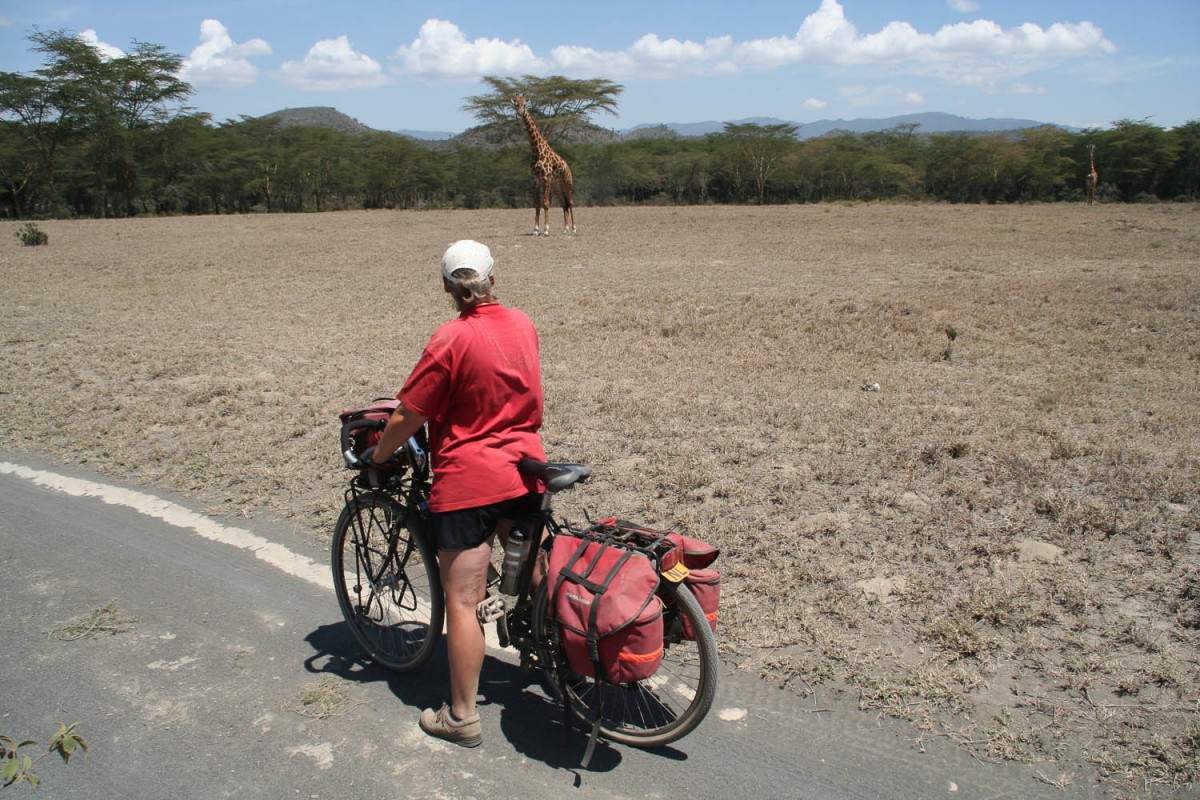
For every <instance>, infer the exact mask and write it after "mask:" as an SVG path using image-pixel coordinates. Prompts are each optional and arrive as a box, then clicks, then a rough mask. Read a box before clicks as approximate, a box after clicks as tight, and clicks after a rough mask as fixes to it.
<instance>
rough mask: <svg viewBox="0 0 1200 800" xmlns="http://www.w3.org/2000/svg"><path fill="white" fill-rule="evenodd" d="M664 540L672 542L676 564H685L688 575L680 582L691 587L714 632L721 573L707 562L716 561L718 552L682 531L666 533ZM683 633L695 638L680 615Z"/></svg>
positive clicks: (685, 620)
mask: <svg viewBox="0 0 1200 800" xmlns="http://www.w3.org/2000/svg"><path fill="white" fill-rule="evenodd" d="M667 539H669V540H670V541H671V542H673V543H674V544H675V552H676V553H677V554H678V558H679V563H680V564H682V565H683V566H684V567H687V570H688V572H687V576H686V577H685V578H684V579H683V583H684V585H685V586H687V587H688V588H689V589H691V590H692V594H693V595H695V597H696V601H697V602H698V603H700V608H701V610H702V611H704V617H705V619H707V620H708V625H709V627H710V628H712V629H713V632H714V633H715V632H716V630H717V609H718V606H719V605H720V603H721V573H720V572H718V571H717V570H715V569H713V568H712V567H710V566H709V565H710V564H712V563H713V562H714V561H716V560H717V556H719V555H720V554H721V551H720V550H719V549H717V548H716V547H714V546H712V545H711V544H709V543H708V542H705V541H701V540H700V539H695V538H693V537H691V536H684V535H683V534H682V533H668V534H667ZM683 636H684V638H685V639H695V638H696V633H695V631H693V630H692V625H691V622H690V621H689V620H688V618H687V617H684V618H683Z"/></svg>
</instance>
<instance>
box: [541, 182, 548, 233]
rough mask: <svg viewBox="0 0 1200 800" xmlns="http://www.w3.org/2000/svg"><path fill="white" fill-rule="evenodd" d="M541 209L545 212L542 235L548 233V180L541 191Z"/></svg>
mask: <svg viewBox="0 0 1200 800" xmlns="http://www.w3.org/2000/svg"><path fill="white" fill-rule="evenodd" d="M542 210H543V211H545V212H546V219H545V224H546V227H545V230H543V231H542V235H543V236H549V235H550V182H549V181H547V182H546V188H545V190H544V191H543V192H542Z"/></svg>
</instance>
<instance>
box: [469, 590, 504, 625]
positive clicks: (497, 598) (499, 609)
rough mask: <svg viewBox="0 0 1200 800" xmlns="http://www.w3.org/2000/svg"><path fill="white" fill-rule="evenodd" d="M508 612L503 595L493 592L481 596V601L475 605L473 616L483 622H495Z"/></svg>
mask: <svg viewBox="0 0 1200 800" xmlns="http://www.w3.org/2000/svg"><path fill="white" fill-rule="evenodd" d="M506 613H508V607H507V605H506V604H505V602H504V597H503V595H498V594H493V595H489V596H488V597H485V598H483V602H481V603H480V604H479V605H477V606H475V616H476V617H478V618H479V621H480V622H481V623H483V624H485V625H486V624H487V623H489V622H495V621H496V620H498V619H500V618H501V617H503V616H504V615H505V614H506Z"/></svg>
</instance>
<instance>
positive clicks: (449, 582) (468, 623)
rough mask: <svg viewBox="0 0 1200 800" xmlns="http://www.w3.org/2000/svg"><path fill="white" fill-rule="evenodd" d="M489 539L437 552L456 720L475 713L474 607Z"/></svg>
mask: <svg viewBox="0 0 1200 800" xmlns="http://www.w3.org/2000/svg"><path fill="white" fill-rule="evenodd" d="M491 554H492V539H491V538H490V537H489V538H488V540H487V542H485V543H484V544H481V545H479V546H478V547H474V548H471V549H470V550H444V551H442V552H440V553H438V564H439V565H440V566H441V571H442V588H443V590H444V591H445V593H446V652H447V655H448V657H449V660H450V710H451V711H453V712H454V716H455V717H457V718H458V719H466V718H467V717H470V716H471V715H473V714H474V713H475V696H476V695H477V694H479V673H480V671H481V670H482V669H483V653H484V637H483V625H482V624H481V623H480V622H479V617H478V616H476V613H475V609H476V607H477V606H478V605H479V603H480V601H482V600H483V597H484V594H485V593H486V592H487V568H488V564H489V563H490V561H491Z"/></svg>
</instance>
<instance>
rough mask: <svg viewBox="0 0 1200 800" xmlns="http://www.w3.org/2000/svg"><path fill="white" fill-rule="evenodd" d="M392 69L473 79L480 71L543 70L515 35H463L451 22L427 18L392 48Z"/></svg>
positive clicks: (423, 75)
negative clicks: (414, 33) (411, 36)
mask: <svg viewBox="0 0 1200 800" xmlns="http://www.w3.org/2000/svg"><path fill="white" fill-rule="evenodd" d="M395 59H396V61H397V63H398V66H397V67H396V70H395V71H396V72H397V73H398V74H400V75H403V76H410V77H417V78H431V79H433V78H449V79H454V80H476V79H478V78H479V77H480V76H482V75H488V74H501V75H513V74H517V73H527V72H528V73H532V72H541V71H543V70H545V68H546V63H545V62H544V61H542V60H541V59H539V58H538V57H537V56H536V55H534V53H533V50H532V49H531V48H530V47H529V46H528V45H526V44H522V43H521V41H520V40H519V39H514V40H513V41H511V42H504V41H501V40H500V39H483V38H480V39H474V40H471V41H468V40H467V37H466V36H465V35H464V34H463V32H462V31H461V30H459V28H458V26H457V25H455V24H454V23H453V22H447V21H445V20H440V19H428V20H426V21H425V23H424V24H423V25H421V30H420V31H419V32H418V33H417V38H416V39H414V40H413V42H412V44H409V45H402V46H401V47H399V48H398V49H397V50H396V54H395Z"/></svg>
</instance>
